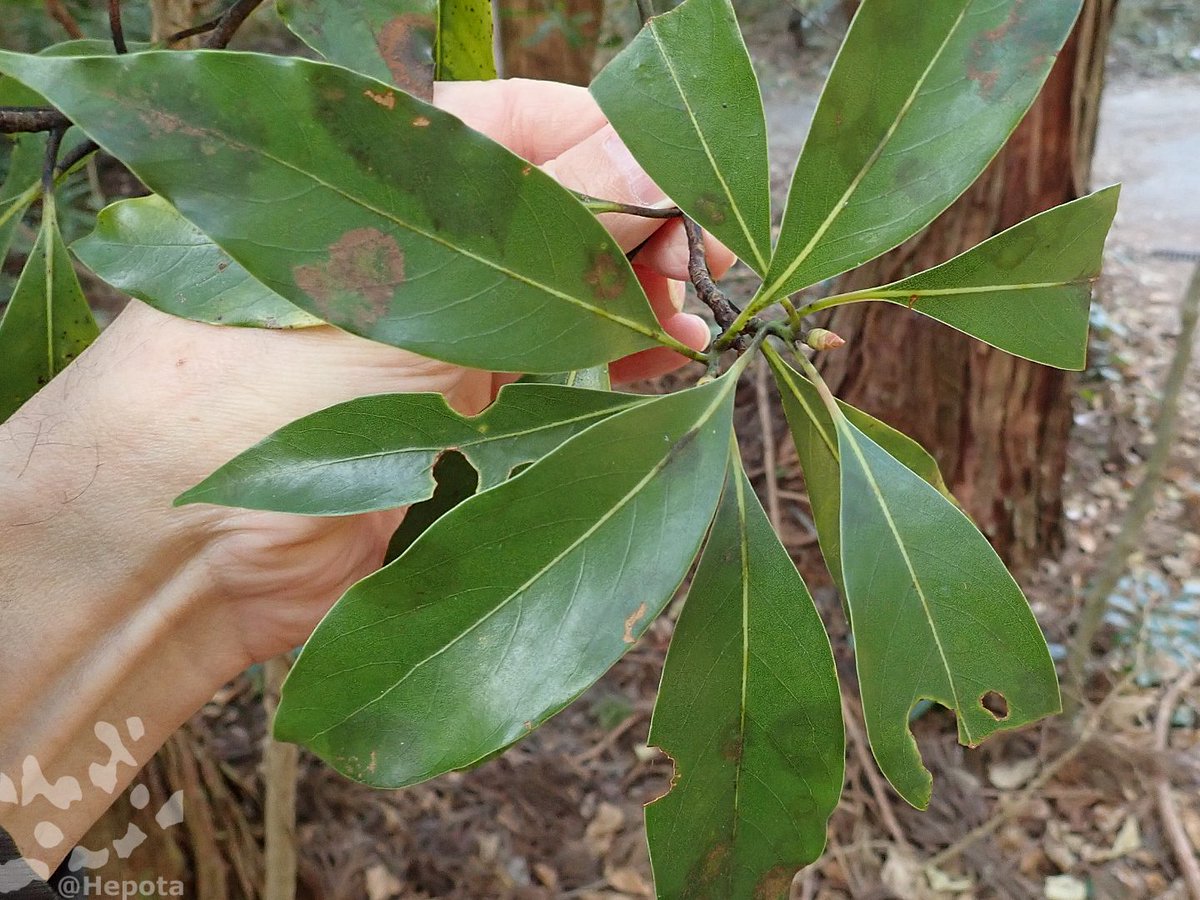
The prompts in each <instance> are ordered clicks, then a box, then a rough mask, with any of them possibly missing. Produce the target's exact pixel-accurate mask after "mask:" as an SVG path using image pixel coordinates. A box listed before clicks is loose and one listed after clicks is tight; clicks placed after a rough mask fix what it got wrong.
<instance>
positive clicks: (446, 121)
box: [0, 51, 691, 372]
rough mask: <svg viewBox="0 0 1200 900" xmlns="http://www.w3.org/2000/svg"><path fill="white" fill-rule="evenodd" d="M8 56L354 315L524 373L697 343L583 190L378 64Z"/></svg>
mask: <svg viewBox="0 0 1200 900" xmlns="http://www.w3.org/2000/svg"><path fill="white" fill-rule="evenodd" d="M0 70H3V71H5V72H8V73H10V74H13V75H14V76H15V77H20V78H21V79H22V80H23V81H24V82H26V83H27V84H30V85H32V86H34V87H35V88H36V89H38V90H40V91H42V92H43V93H45V94H46V95H47V97H49V98H50V99H51V100H53V101H54V103H55V104H56V105H57V106H58V107H59V108H61V109H62V110H63V112H64V113H66V114H67V115H69V116H70V117H71V119H72V120H73V121H75V122H76V123H78V125H79V126H80V127H81V128H83V129H84V130H85V131H86V132H88V134H89V135H90V136H91V137H92V138H93V139H95V140H96V141H97V142H98V143H99V144H100V145H101V146H103V147H104V148H105V149H106V150H108V151H109V152H111V153H112V154H113V155H114V156H116V157H117V158H118V159H120V160H122V161H123V162H124V163H126V164H127V165H128V166H129V167H130V168H131V169H132V170H133V171H134V173H135V174H137V175H138V177H140V178H141V179H142V180H143V181H144V182H145V183H146V184H147V185H148V186H149V187H150V188H151V189H153V190H154V191H155V192H156V193H159V194H161V195H162V196H163V197H165V198H166V199H167V200H169V201H170V202H171V204H172V205H174V206H175V208H176V209H178V210H179V211H180V212H181V213H182V214H183V215H184V216H185V217H186V218H188V219H190V220H191V221H192V222H194V223H195V224H196V225H198V226H199V227H200V228H201V229H202V230H203V231H204V232H205V233H207V234H208V235H209V236H210V237H212V239H213V240H214V241H215V242H216V243H217V245H218V246H220V247H221V248H222V249H224V250H225V251H226V252H227V253H228V254H229V255H230V256H231V257H233V259H235V260H236V261H237V262H239V263H240V264H241V265H242V266H243V267H244V268H245V269H246V271H248V272H249V273H250V274H251V275H252V276H253V277H254V278H256V279H258V280H259V281H261V282H262V283H263V284H265V285H267V287H269V288H271V289H272V290H273V291H275V292H276V293H278V294H280V295H281V296H283V297H285V298H286V299H287V300H289V301H291V302H292V303H295V304H296V305H297V306H299V307H301V308H302V309H305V310H307V311H308V312H310V313H312V314H313V315H315V316H316V317H317V318H319V319H322V320H324V321H327V322H330V323H332V324H335V325H338V326H339V327H341V328H344V329H346V330H347V331H351V332H353V333H355V334H360V335H363V336H365V337H368V338H371V339H373V340H377V341H380V342H382V343H385V344H393V345H395V346H398V347H403V348H405V349H408V350H413V351H415V352H417V353H421V354H422V355H425V356H430V357H434V358H436V359H442V360H445V361H448V362H453V363H458V364H460V365H465V366H473V367H475V368H481V369H488V370H492V371H510V372H512V371H516V372H520V371H526V372H530V371H531V372H565V371H569V370H571V369H582V368H587V367H589V366H593V365H598V364H600V363H604V362H608V361H610V360H613V359H617V358H619V357H621V356H624V355H626V354H629V353H632V352H635V351H637V350H641V349H645V348H648V347H650V346H653V345H655V344H656V343H658V344H664V345H667V346H671V347H674V348H676V349H680V348H681V347H682V345H680V344H679V342H678V341H675V340H674V339H672V338H669V337H667V336H666V335H665V334H664V333H663V332H662V330H661V328H660V327H659V325H658V322H657V321H656V319H655V317H654V313H653V311H652V310H651V309H650V304H649V302H648V301H647V300H646V296H645V294H644V293H643V292H642V290H641V287H640V286H639V284H638V281H637V278H636V277H635V276H634V274H633V270H632V269H631V268H630V266H629V263H628V262H627V261H626V259H625V254H624V253H622V252H621V249H620V247H618V246H617V244H616V243H615V242H614V241H613V239H612V237H611V236H610V235H609V234H608V232H607V231H605V229H604V227H603V226H602V225H601V224H600V223H599V222H598V221H596V218H595V216H593V215H591V214H590V213H589V212H588V211H587V209H585V208H584V207H583V205H582V204H581V203H579V202H578V201H577V200H576V199H575V198H574V197H573V196H572V195H571V194H570V192H569V191H567V190H565V189H564V188H562V187H560V186H559V185H558V184H556V183H555V182H554V181H553V180H552V179H551V178H550V177H549V176H548V175H546V174H545V173H543V172H542V171H541V170H540V169H538V168H536V167H535V166H532V165H530V164H529V163H527V162H525V161H523V160H521V159H520V158H518V157H516V156H514V155H513V154H511V153H509V152H508V151H507V150H505V149H504V148H503V147H501V146H499V145H498V144H496V143H494V142H492V141H490V140H488V139H487V138H485V137H484V136H483V135H481V134H479V133H478V132H476V131H473V130H472V129H470V128H467V127H466V126H465V125H463V124H462V123H461V122H460V121H458V120H457V119H455V118H454V117H452V116H450V115H448V114H446V113H443V112H441V111H440V110H437V109H435V108H433V107H432V106H429V105H428V104H425V103H422V102H421V101H419V100H416V99H415V98H412V97H410V96H409V95H407V94H405V93H403V92H398V91H395V90H392V89H390V88H385V87H384V86H383V85H381V84H380V83H379V82H377V81H374V80H371V79H368V78H364V77H363V76H361V75H357V74H355V73H353V72H350V71H349V70H347V69H342V68H339V67H337V66H331V65H328V64H326V63H316V62H310V61H307V60H300V59H279V58H275V57H267V56H261V55H258V54H252V53H234V52H230V51H199V52H195V53H179V52H149V53H137V54H129V55H127V56H121V57H86V58H81V59H43V58H41V57H34V56H23V55H20V54H13V53H0ZM248 84H253V85H254V88H255V89H254V90H253V91H247V90H246V85H248ZM683 349H686V348H683ZM689 352H691V351H689Z"/></svg>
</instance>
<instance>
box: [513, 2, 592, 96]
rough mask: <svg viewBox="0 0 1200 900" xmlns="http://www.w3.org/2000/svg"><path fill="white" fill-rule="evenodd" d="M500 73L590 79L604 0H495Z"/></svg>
mask: <svg viewBox="0 0 1200 900" xmlns="http://www.w3.org/2000/svg"><path fill="white" fill-rule="evenodd" d="M498 6H499V10H498V12H499V17H500V22H499V25H500V41H501V45H502V47H503V51H504V75H505V77H508V78H549V79H553V80H554V81H565V82H567V83H569V84H587V83H588V82H589V81H591V80H592V64H593V62H594V61H595V57H596V44H597V41H598V40H599V37H600V23H601V20H602V19H603V18H604V0H500V3H499V4H498Z"/></svg>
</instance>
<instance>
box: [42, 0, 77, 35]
mask: <svg viewBox="0 0 1200 900" xmlns="http://www.w3.org/2000/svg"><path fill="white" fill-rule="evenodd" d="M46 12H47V13H49V15H50V18H52V19H53V20H54V21H55V22H57V23H58V24H59V25H61V26H62V27H63V30H64V31H65V32H66V33H67V36H68V37H69V38H71V40H73V41H77V40H80V39H81V38H82V37H83V29H82V28H80V27H79V23H78V22H76V21H75V17H74V16H73V15H71V11H70V10H69V9H67V6H66V4H65V3H63V0H46Z"/></svg>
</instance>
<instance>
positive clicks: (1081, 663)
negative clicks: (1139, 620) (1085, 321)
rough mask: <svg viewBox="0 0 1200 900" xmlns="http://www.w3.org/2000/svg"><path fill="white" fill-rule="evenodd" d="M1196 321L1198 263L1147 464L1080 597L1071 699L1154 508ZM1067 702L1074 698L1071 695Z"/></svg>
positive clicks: (1070, 659) (1199, 310)
mask: <svg viewBox="0 0 1200 900" xmlns="http://www.w3.org/2000/svg"><path fill="white" fill-rule="evenodd" d="M1198 322H1200V266H1197V267H1196V270H1195V271H1194V272H1193V274H1192V280H1191V283H1190V284H1189V285H1188V289H1187V291H1186V292H1185V294H1184V297H1183V301H1182V303H1181V305H1180V323H1181V324H1180V329H1179V338H1178V340H1177V341H1176V342H1175V354H1174V356H1173V357H1172V358H1171V367H1170V369H1169V370H1168V372H1167V378H1166V381H1165V382H1164V383H1163V389H1162V402H1161V404H1160V406H1159V414H1158V421H1157V422H1156V423H1155V425H1154V448H1153V449H1152V450H1151V451H1150V456H1149V458H1148V459H1147V460H1146V468H1145V470H1144V471H1143V473H1142V480H1141V481H1140V482H1138V486H1137V487H1136V488H1135V489H1134V492H1133V498H1132V499H1131V500H1130V501H1129V507H1128V509H1126V511H1125V518H1124V519H1123V520H1122V522H1121V530H1120V531H1119V532H1118V534H1117V537H1116V540H1115V541H1114V542H1113V547H1112V549H1111V550H1109V551H1108V553H1107V554H1106V555H1105V564H1104V566H1103V567H1102V568H1101V570H1100V572H1099V573H1098V574H1097V575H1096V577H1095V578H1093V579H1092V581H1091V584H1090V585H1089V586H1088V589H1087V592H1086V593H1085V595H1084V599H1083V611H1082V612H1081V614H1080V617H1079V626H1078V627H1077V628H1076V630H1075V638H1074V640H1073V641H1072V644H1071V650H1070V653H1069V654H1068V656H1067V682H1068V685H1069V687H1070V689H1071V693H1070V694H1068V697H1071V695H1072V694H1073V695H1074V697H1076V698H1083V697H1085V691H1084V687H1085V681H1086V675H1087V662H1088V659H1089V658H1090V657H1091V653H1092V641H1094V640H1095V638H1096V632H1097V631H1099V630H1100V623H1101V622H1102V621H1103V619H1104V613H1105V611H1106V610H1107V609H1108V598H1109V597H1110V596H1112V593H1113V591H1114V590H1116V587H1117V583H1118V582H1119V581H1120V580H1121V576H1122V575H1123V574H1125V568H1126V563H1127V562H1128V559H1129V554H1130V553H1132V552H1133V548H1134V547H1135V546H1136V545H1137V542H1138V539H1139V538H1140V537H1141V534H1142V529H1143V527H1144V526H1145V524H1146V519H1147V517H1148V516H1149V515H1150V511H1151V509H1152V508H1153V507H1154V498H1155V495H1156V494H1157V493H1158V488H1159V487H1160V485H1161V484H1162V475H1163V470H1164V469H1165V468H1166V465H1167V461H1168V459H1169V458H1170V456H1171V450H1172V449H1173V444H1174V440H1175V422H1176V419H1177V418H1178V417H1179V398H1180V394H1181V392H1182V390H1183V385H1184V381H1185V380H1186V378H1187V372H1188V367H1189V365H1190V363H1191V359H1192V345H1193V344H1194V343H1195V338H1196V327H1197V323H1198ZM1071 703H1072V705H1074V703H1075V701H1074V700H1071Z"/></svg>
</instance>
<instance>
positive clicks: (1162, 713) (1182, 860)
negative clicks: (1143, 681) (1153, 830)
mask: <svg viewBox="0 0 1200 900" xmlns="http://www.w3.org/2000/svg"><path fill="white" fill-rule="evenodd" d="M1198 675H1200V672H1197V671H1196V670H1195V669H1193V670H1191V671H1189V672H1186V673H1184V675H1183V676H1182V677H1181V678H1179V679H1178V680H1177V681H1176V682H1175V683H1174V684H1172V685H1171V687H1170V689H1169V690H1168V691H1167V692H1166V693H1165V694H1164V695H1163V698H1162V702H1161V703H1159V705H1158V716H1157V718H1156V719H1155V720H1154V749H1155V750H1156V751H1157V752H1158V753H1159V755H1163V754H1165V753H1166V752H1167V749H1168V747H1169V738H1170V734H1171V718H1172V717H1173V716H1174V714H1175V707H1177V706H1178V705H1179V700H1180V698H1181V697H1182V696H1183V694H1184V692H1186V691H1187V690H1189V689H1190V688H1191V686H1192V685H1193V684H1195V683H1196V677H1197V676H1198ZM1154 794H1155V799H1156V800H1157V801H1158V815H1159V818H1160V819H1162V825H1163V831H1165V832H1166V834H1167V840H1168V842H1169V843H1170V844H1171V850H1172V852H1173V853H1174V854H1175V861H1176V862H1177V863H1178V864H1179V871H1180V873H1181V874H1182V875H1183V881H1184V883H1185V884H1186V885H1187V888H1188V893H1189V894H1190V895H1191V897H1192V900H1200V862H1197V861H1196V854H1195V851H1193V849H1192V843H1191V841H1190V840H1189V839H1188V834H1187V831H1186V830H1185V829H1184V827H1183V820H1182V819H1180V818H1179V808H1178V807H1177V806H1176V805H1175V797H1174V796H1173V795H1172V794H1171V779H1170V778H1168V777H1167V773H1166V771H1165V770H1161V771H1159V772H1158V774H1157V775H1155V777H1154Z"/></svg>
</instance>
